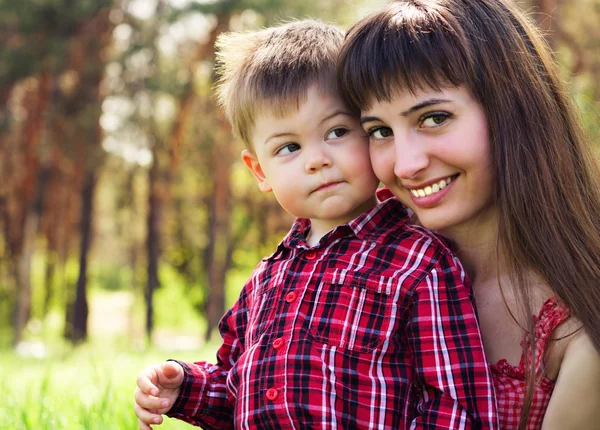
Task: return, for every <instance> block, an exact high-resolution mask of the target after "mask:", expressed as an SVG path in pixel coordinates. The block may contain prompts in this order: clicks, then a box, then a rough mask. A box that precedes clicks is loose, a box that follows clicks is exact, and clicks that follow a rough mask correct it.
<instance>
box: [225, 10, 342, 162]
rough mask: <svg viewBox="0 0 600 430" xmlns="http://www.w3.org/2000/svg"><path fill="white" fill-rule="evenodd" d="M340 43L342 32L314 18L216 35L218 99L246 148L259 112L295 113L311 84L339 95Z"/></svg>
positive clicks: (249, 142) (282, 114)
mask: <svg viewBox="0 0 600 430" xmlns="http://www.w3.org/2000/svg"><path fill="white" fill-rule="evenodd" d="M343 40H344V32H343V30H341V29H340V28H338V27H335V26H333V25H329V24H325V23H322V22H319V21H314V20H304V21H295V22H291V23H287V24H284V25H281V26H278V27H273V28H267V29H264V30H259V31H254V32H245V33H225V34H222V35H221V36H219V38H218V39H217V42H216V48H217V73H218V74H219V81H218V82H217V88H216V89H217V97H218V100H219V103H220V104H221V106H222V107H223V109H224V110H225V114H226V116H227V119H228V120H229V122H230V123H231V126H232V128H233V132H234V134H235V135H236V136H238V137H239V138H241V139H242V141H243V142H244V144H245V145H246V146H247V147H248V149H250V150H252V145H251V141H250V135H251V132H252V127H253V125H254V123H255V120H256V117H257V115H259V114H260V113H261V112H264V111H268V112H270V113H273V114H275V115H278V116H284V115H286V114H287V113H289V111H290V110H292V109H298V107H299V104H300V102H301V101H302V100H303V99H304V98H305V97H306V92H307V90H308V87H309V86H311V85H317V86H318V88H319V89H320V90H321V91H323V92H326V93H332V92H336V93H337V88H338V87H337V78H336V62H337V57H338V54H339V51H340V49H341V46H342V42H343Z"/></svg>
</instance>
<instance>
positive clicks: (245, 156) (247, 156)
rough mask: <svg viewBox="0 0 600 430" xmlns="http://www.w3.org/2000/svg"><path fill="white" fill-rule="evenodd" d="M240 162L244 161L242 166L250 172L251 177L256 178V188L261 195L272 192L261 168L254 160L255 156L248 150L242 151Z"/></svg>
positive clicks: (255, 159)
mask: <svg viewBox="0 0 600 430" xmlns="http://www.w3.org/2000/svg"><path fill="white" fill-rule="evenodd" d="M242 160H243V161H244V164H245V165H246V167H247V168H248V170H250V172H252V176H254V178H256V182H258V188H259V189H260V190H261V191H262V192H263V193H269V192H271V191H273V188H271V185H269V181H268V180H267V177H266V176H265V174H264V172H263V170H262V167H261V166H260V163H259V162H258V159H257V158H256V155H254V154H253V153H252V152H250V151H249V150H247V149H244V150H243V151H242Z"/></svg>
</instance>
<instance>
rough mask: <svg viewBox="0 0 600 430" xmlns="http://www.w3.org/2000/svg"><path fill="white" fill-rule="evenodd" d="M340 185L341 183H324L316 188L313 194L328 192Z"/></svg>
mask: <svg viewBox="0 0 600 430" xmlns="http://www.w3.org/2000/svg"><path fill="white" fill-rule="evenodd" d="M341 183H342V181H333V182H326V183H324V184H322V185H320V186H319V187H318V188H316V189H315V191H313V192H317V191H325V190H330V189H333V188H335V187H337V186H338V185H340V184H341Z"/></svg>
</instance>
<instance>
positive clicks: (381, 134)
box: [367, 127, 394, 139]
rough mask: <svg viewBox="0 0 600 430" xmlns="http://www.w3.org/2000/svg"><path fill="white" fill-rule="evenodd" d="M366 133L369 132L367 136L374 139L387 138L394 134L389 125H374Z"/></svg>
mask: <svg viewBox="0 0 600 430" xmlns="http://www.w3.org/2000/svg"><path fill="white" fill-rule="evenodd" d="M367 133H369V137H372V138H374V139H387V138H388V137H391V136H393V135H394V133H393V132H392V129H391V128H389V127H375V128H372V129H370V130H369V131H368V132H367Z"/></svg>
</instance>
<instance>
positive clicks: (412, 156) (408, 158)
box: [394, 138, 429, 179]
mask: <svg viewBox="0 0 600 430" xmlns="http://www.w3.org/2000/svg"><path fill="white" fill-rule="evenodd" d="M394 146H395V157H396V159H395V163H394V173H395V175H396V177H398V178H400V179H412V178H414V177H416V176H417V175H418V174H419V173H420V172H422V171H423V170H425V169H426V168H427V167H428V166H429V155H428V154H427V152H426V151H425V149H424V148H422V147H421V146H420V145H419V144H418V143H415V142H413V143H411V142H409V141H408V140H406V139H398V138H396V141H395V143H394Z"/></svg>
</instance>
